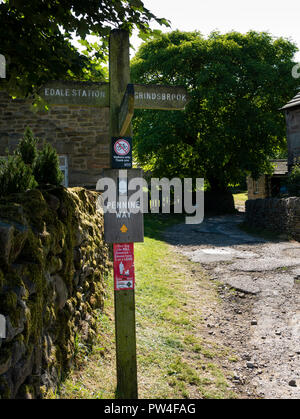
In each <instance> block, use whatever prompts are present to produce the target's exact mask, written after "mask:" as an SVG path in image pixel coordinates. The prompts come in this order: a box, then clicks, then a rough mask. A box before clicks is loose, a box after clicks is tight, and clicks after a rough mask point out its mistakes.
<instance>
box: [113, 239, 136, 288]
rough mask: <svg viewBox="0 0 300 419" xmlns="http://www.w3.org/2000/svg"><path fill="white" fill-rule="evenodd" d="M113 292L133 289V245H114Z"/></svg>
mask: <svg viewBox="0 0 300 419" xmlns="http://www.w3.org/2000/svg"><path fill="white" fill-rule="evenodd" d="M114 280H115V291H119V290H133V289H134V247H133V243H114Z"/></svg>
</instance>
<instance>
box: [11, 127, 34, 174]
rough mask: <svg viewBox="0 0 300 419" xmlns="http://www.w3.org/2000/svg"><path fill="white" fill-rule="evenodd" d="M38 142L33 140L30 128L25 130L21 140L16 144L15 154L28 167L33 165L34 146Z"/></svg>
mask: <svg viewBox="0 0 300 419" xmlns="http://www.w3.org/2000/svg"><path fill="white" fill-rule="evenodd" d="M37 142H38V139H37V138H34V136H33V132H32V131H31V129H30V128H26V130H25V133H24V136H23V138H22V139H21V141H20V142H19V144H18V148H17V150H16V154H17V155H19V156H21V158H22V160H23V162H24V163H25V164H29V165H30V166H31V165H32V164H33V163H34V161H35V159H36V157H37V148H36V144H37Z"/></svg>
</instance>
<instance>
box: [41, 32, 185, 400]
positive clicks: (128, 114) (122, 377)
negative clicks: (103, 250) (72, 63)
mask: <svg viewBox="0 0 300 419" xmlns="http://www.w3.org/2000/svg"><path fill="white" fill-rule="evenodd" d="M40 95H41V96H42V97H43V99H44V100H45V102H47V103H49V104H53V105H74V106H97V107H109V115H110V124H109V126H110V138H111V147H110V150H111V169H104V171H103V174H102V176H103V177H104V178H105V177H106V178H110V179H112V180H114V182H115V184H116V186H117V196H116V198H115V200H113V201H112V202H110V203H109V204H110V205H111V207H115V208H116V209H117V208H118V207H119V208H120V205H119V200H120V195H122V194H123V192H122V190H123V189H125V192H126V194H125V195H127V200H128V199H129V198H130V195H131V193H132V191H130V190H128V182H129V181H130V180H131V179H133V178H138V177H142V170H140V169H132V168H131V167H132V154H131V152H132V141H133V140H132V132H131V124H130V123H131V119H132V117H133V114H134V109H161V110H182V109H184V107H185V106H186V104H187V103H188V102H189V100H190V98H189V97H188V94H187V91H186V89H185V88H184V87H182V86H158V85H141V84H131V83H130V66H129V33H128V32H127V31H125V30H121V29H116V30H112V31H111V34H110V43H109V83H92V82H91V83H90V82H72V81H68V82H66V81H64V82H62V81H53V82H50V83H48V84H47V85H46V86H44V87H43V88H42V89H41V91H40ZM122 171H126V176H124V178H122V176H123V175H120V173H121V172H122ZM125 179H126V180H125ZM124 185H125V186H124ZM106 205H107V203H106ZM104 231H105V232H104V239H105V241H106V242H107V243H111V244H113V246H114V249H113V250H114V282H115V287H114V288H115V291H114V292H115V294H114V296H115V332H116V360H117V394H118V398H121V399H136V398H137V397H138V388H137V363H136V334H135V296H134V283H135V279H134V254H133V252H134V243H135V242H142V241H144V222H143V212H142V210H141V211H140V212H136V211H133V212H131V211H130V208H129V209H127V210H125V211H122V212H120V211H117V212H112V213H109V212H106V213H105V214H104Z"/></svg>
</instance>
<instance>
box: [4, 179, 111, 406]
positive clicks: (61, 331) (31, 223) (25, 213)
mask: <svg viewBox="0 0 300 419" xmlns="http://www.w3.org/2000/svg"><path fill="white" fill-rule="evenodd" d="M97 196H98V195H97V193H96V192H91V191H87V190H85V189H83V188H73V189H65V188H63V187H56V188H54V187H49V188H48V189H43V190H38V189H36V190H31V191H27V192H26V193H23V194H15V195H11V196H9V197H7V198H3V199H1V200H0V317H1V321H2V327H3V321H4V322H5V329H6V330H5V337H3V330H2V338H0V398H40V397H42V396H43V394H44V392H45V391H47V390H48V389H49V388H55V387H56V385H57V384H58V383H59V381H60V379H61V377H62V375H63V374H64V372H65V371H66V370H68V368H70V366H71V365H72V363H73V360H74V353H75V352H76V351H75V349H76V342H77V339H78V338H79V337H80V339H81V340H83V341H85V342H88V343H91V342H92V341H93V338H94V336H95V333H96V332H95V331H96V316H97V310H101V309H102V307H103V300H104V295H105V278H106V277H107V275H108V272H109V269H110V262H109V257H108V249H107V246H106V245H105V244H104V242H103V215H102V214H101V213H99V212H98V211H97V210H96V200H97Z"/></svg>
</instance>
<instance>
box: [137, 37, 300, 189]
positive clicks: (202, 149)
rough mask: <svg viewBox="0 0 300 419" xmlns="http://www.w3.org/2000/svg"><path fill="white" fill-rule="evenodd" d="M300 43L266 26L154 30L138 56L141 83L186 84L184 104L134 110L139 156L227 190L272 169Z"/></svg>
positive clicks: (148, 164) (158, 170)
mask: <svg viewBox="0 0 300 419" xmlns="http://www.w3.org/2000/svg"><path fill="white" fill-rule="evenodd" d="M296 51H297V48H296V46H295V45H294V44H293V43H292V42H290V41H288V40H286V39H283V38H278V39H274V38H273V37H272V36H271V35H269V34H268V33H264V32H262V33H258V32H254V31H251V32H248V33H247V34H241V33H238V32H230V33H227V34H224V35H223V34H220V33H218V32H213V33H211V34H210V36H209V37H207V38H204V37H203V36H202V35H201V34H200V33H199V32H191V33H188V32H179V31H174V32H171V33H167V34H162V33H160V34H156V35H155V36H154V37H153V38H152V39H151V40H149V41H148V42H146V43H144V44H143V45H142V46H141V47H140V49H139V50H138V52H137V54H136V56H135V57H134V59H133V60H132V69H131V74H132V79H133V81H134V82H136V83H148V84H169V85H184V86H186V88H187V89H188V91H189V93H190V95H191V98H192V100H191V101H190V102H189V104H188V105H187V106H186V109H185V110H184V111H182V112H178V111H173V112H170V111H168V112H166V111H151V110H139V111H136V114H135V118H134V121H133V123H134V136H135V157H136V159H137V161H138V162H139V163H140V164H141V165H142V166H143V167H144V168H145V169H148V170H151V172H152V173H153V175H155V176H160V177H162V176H166V177H169V178H171V177H174V176H179V177H204V178H205V179H206V181H208V183H209V185H210V187H211V189H212V190H226V188H227V186H228V184H237V183H239V181H240V180H241V179H242V178H243V177H245V174H246V173H247V172H248V173H252V174H253V176H257V175H258V174H259V173H262V172H264V171H265V170H269V169H270V166H269V163H268V156H270V155H272V154H273V153H274V152H276V151H278V149H281V148H282V147H284V146H285V122H284V117H283V115H282V113H281V112H279V110H278V109H279V108H280V107H281V106H282V105H283V104H285V103H286V102H287V101H288V100H289V99H290V98H291V97H292V96H293V95H294V93H295V87H296V86H297V81H296V80H295V79H293V78H292V76H291V70H292V67H293V65H294V63H293V56H294V53H295V52H296Z"/></svg>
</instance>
